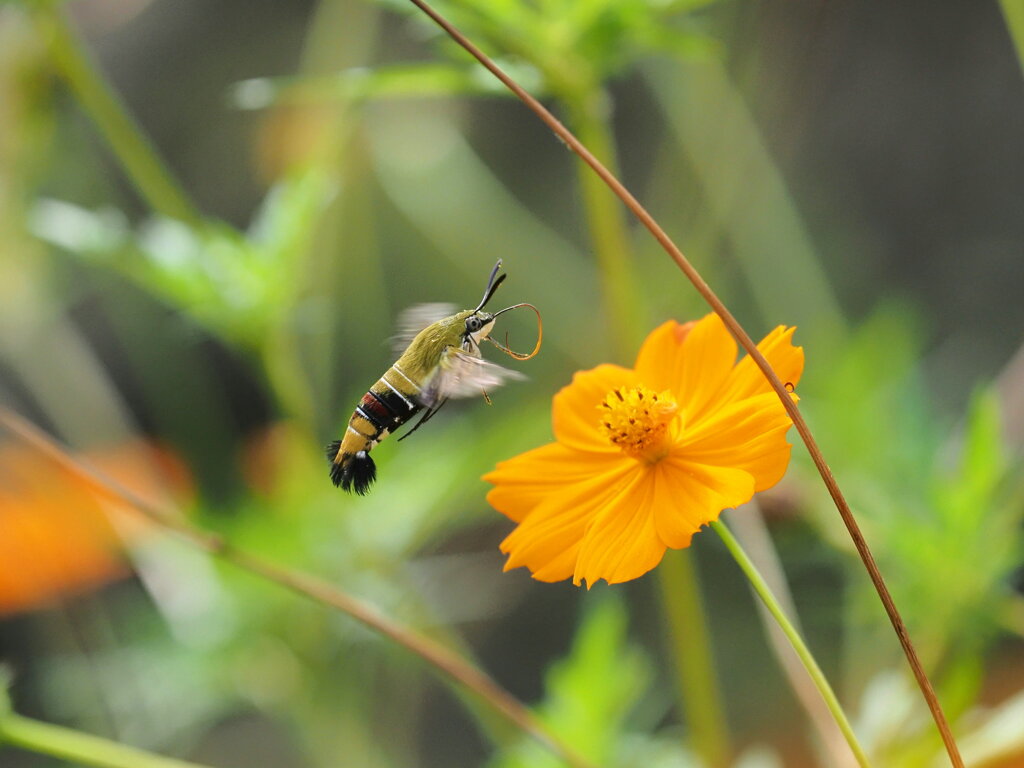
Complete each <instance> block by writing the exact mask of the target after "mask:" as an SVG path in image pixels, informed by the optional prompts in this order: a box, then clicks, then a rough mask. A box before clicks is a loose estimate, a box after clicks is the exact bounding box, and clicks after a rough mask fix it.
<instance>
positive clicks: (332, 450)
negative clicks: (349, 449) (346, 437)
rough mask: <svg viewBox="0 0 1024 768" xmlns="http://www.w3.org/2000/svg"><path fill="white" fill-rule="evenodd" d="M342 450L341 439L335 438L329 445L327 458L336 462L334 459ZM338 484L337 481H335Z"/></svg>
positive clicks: (326, 450)
mask: <svg viewBox="0 0 1024 768" xmlns="http://www.w3.org/2000/svg"><path fill="white" fill-rule="evenodd" d="M340 450H341V440H335V441H334V442H333V443H331V444H330V445H328V446H327V448H326V449H325V452H326V453H327V460H328V461H329V462H331V464H333V463H334V460H335V459H336V458H337V457H338V451H340ZM335 485H337V483H335Z"/></svg>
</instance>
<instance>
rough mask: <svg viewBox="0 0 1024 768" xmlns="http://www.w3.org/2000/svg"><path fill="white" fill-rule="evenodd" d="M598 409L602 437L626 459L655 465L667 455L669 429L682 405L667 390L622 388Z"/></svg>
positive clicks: (616, 390) (606, 398) (610, 394)
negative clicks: (620, 451) (628, 457)
mask: <svg viewBox="0 0 1024 768" xmlns="http://www.w3.org/2000/svg"><path fill="white" fill-rule="evenodd" d="M597 409H598V410H599V411H600V412H601V423H600V427H599V429H600V430H601V433H602V434H603V435H605V437H607V438H608V439H609V440H610V441H611V442H612V443H613V444H615V445H616V446H618V447H619V448H620V449H621V450H622V452H623V453H625V454H626V455H627V456H631V457H632V458H634V459H638V460H641V461H647V462H650V463H653V462H655V461H658V460H659V459H661V458H663V457H664V456H665V454H666V453H667V452H668V428H669V425H670V424H671V423H672V420H673V419H675V418H676V414H677V413H678V412H679V405H678V404H677V403H676V401H675V398H673V397H672V393H671V392H669V391H668V390H667V389H666V390H665V391H664V392H660V393H655V392H654V391H653V390H650V389H647V387H619V388H618V389H613V390H612V391H611V392H609V393H608V395H607V397H605V399H604V402H602V403H601V404H600V405H599V406H598V408H597Z"/></svg>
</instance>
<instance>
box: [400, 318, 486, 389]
mask: <svg viewBox="0 0 1024 768" xmlns="http://www.w3.org/2000/svg"><path fill="white" fill-rule="evenodd" d="M473 315H476V316H477V317H478V318H480V319H481V320H482V321H483V324H482V326H481V327H480V329H479V330H477V331H475V332H472V333H470V336H471V338H472V339H473V341H474V342H475V343H477V344H479V343H480V342H481V341H483V340H484V339H485V338H486V337H487V334H488V333H490V330H491V328H492V327H493V325H494V318H493V316H492V315H489V314H487V313H484V312H480V311H478V310H475V309H465V310H463V311H462V312H457V313H456V314H454V315H449V316H448V317H446V318H444V319H442V320H438V321H437V322H436V323H433V324H431V325H428V326H427V327H426V328H424V329H423V330H422V331H420V332H419V333H418V334H417V335H416V338H414V339H413V340H412V342H411V343H410V344H409V346H408V348H407V349H406V350H405V352H404V353H403V354H402V356H401V357H400V358H399V359H398V366H399V367H400V368H401V369H402V371H404V372H405V373H406V374H407V375H408V376H409V378H411V379H412V380H413V381H415V382H417V383H418V384H419V385H420V386H425V385H426V384H427V382H428V381H429V380H430V378H431V376H433V374H434V373H435V372H436V370H437V367H438V366H439V365H440V364H441V362H442V359H443V357H444V352H445V349H446V348H448V347H455V348H456V349H461V348H462V343H463V339H464V338H465V336H466V334H467V328H466V321H467V320H468V319H469V318H470V317H472V316H473Z"/></svg>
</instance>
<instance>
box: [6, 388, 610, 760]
mask: <svg viewBox="0 0 1024 768" xmlns="http://www.w3.org/2000/svg"><path fill="white" fill-rule="evenodd" d="M0 424H2V425H3V426H4V427H6V428H7V429H8V430H9V431H10V432H11V433H13V434H14V435H16V436H17V437H19V438H20V439H21V440H23V441H25V442H26V443H28V444H29V445H31V446H32V447H33V448H35V449H36V450H38V451H40V452H41V453H44V454H45V455H47V456H49V457H50V458H52V459H53V460H54V461H56V462H58V463H59V464H61V466H64V467H66V468H68V469H69V470H71V471H72V472H74V473H75V474H77V475H79V476H80V477H82V478H84V479H85V480H87V481H89V482H90V483H91V484H92V486H93V489H94V490H95V491H97V492H98V493H100V494H103V495H105V496H108V497H113V498H116V499H120V500H121V501H123V502H126V503H127V504H128V505H129V506H130V507H131V508H133V509H134V510H135V511H137V512H138V513H139V514H141V515H143V516H145V517H146V518H147V519H149V520H151V521H152V522H154V523H156V524H158V525H160V526H162V527H164V528H167V529H170V530H172V531H174V532H175V533H177V534H179V535H180V536H181V537H182V538H184V539H185V540H186V541H188V542H190V543H191V544H193V545H194V546H196V547H198V548H200V549H203V550H205V551H207V552H209V553H210V554H212V555H215V556H217V557H219V558H220V559H221V560H226V561H228V562H231V563H234V564H235V565H237V566H238V567H239V568H242V569H244V570H246V571H249V572H250V573H253V574H256V575H257V576H260V577H262V578H264V579H266V580H268V581H272V582H274V583H276V584H278V585H280V586H282V587H285V588H286V589H289V590H291V591H292V592H295V593H297V594H299V595H302V596H304V597H308V598H310V599H312V600H314V601H316V602H318V603H321V604H323V605H327V606H330V607H331V608H336V609H337V610H339V611H341V612H342V613H345V614H347V615H349V616H350V617H352V618H353V619H355V620H356V621H358V622H360V623H362V624H364V625H365V626H367V627H369V628H370V629H372V630H374V631H376V632H379V633H380V634H382V635H384V636H385V637H387V638H389V639H391V640H393V641H394V642H396V643H398V644H399V645H401V646H403V647H404V648H406V649H407V650H409V651H412V652H413V653H414V654H416V655H417V656H419V657H420V658H422V659H423V660H424V661H426V662H427V663H428V664H430V665H432V666H433V667H434V668H435V669H437V670H439V671H440V672H441V673H442V674H443V675H444V676H447V677H449V678H451V679H452V680H454V681H455V682H456V683H459V684H460V685H463V686H465V687H466V688H467V689H469V690H470V691H473V692H474V693H476V694H478V695H479V696H480V697H481V698H482V699H483V700H484V701H486V702H487V703H488V704H490V705H491V707H493V708H494V709H495V710H496V711H497V712H498V714H500V715H501V716H502V717H504V718H505V719H506V720H508V721H510V722H511V723H512V724H513V725H515V726H516V727H517V728H518V729H520V730H521V731H523V732H524V733H527V734H529V735H530V736H531V737H533V738H534V739H536V740H537V741H538V742H540V743H541V744H543V745H544V746H545V747H547V748H548V749H550V750H551V751H552V752H554V753H555V754H556V755H558V756H559V757H560V758H561V759H562V760H564V761H565V762H566V763H568V764H569V765H570V766H573V768H593V766H591V764H590V763H588V762H587V761H586V760H584V759H583V758H582V757H581V756H580V755H578V754H576V753H575V751H574V750H572V749H571V748H570V747H569V746H567V745H566V744H564V743H563V742H562V741H560V740H559V739H558V738H557V737H556V736H554V734H552V733H550V731H549V730H548V729H547V726H545V725H544V723H542V722H541V721H540V720H539V719H538V718H537V717H536V715H534V714H533V713H532V712H531V711H530V710H529V709H527V707H526V706H525V705H524V704H522V702H520V701H519V700H518V699H516V698H515V697H514V696H512V695H511V694H510V693H508V691H506V690H505V689H504V688H502V687H501V686H500V685H498V684H497V683H496V682H494V680H492V679H491V677H490V676H488V675H487V674H486V673H485V672H483V671H482V670H480V669H478V668H477V667H475V666H473V664H471V663H470V662H469V661H467V660H466V659H464V658H463V657H462V656H459V655H458V654H456V653H453V652H452V651H450V650H448V649H447V648H445V647H444V646H442V645H439V644H438V643H436V642H434V641H433V640H430V639H429V638H427V637H424V636H422V635H419V634H417V633H415V632H413V631H412V630H410V629H408V628H407V627H404V626H402V625H401V624H398V623H396V622H394V621H392V620H391V619H389V618H387V617H385V616H383V615H382V614H380V613H379V612H378V611H377V610H376V609H375V608H373V607H372V606H371V605H369V604H367V603H364V602H362V601H361V600H358V599H356V598H354V597H352V596H351V595H349V594H347V593H345V592H343V591H342V590H340V589H338V588H337V587H335V586H334V585H332V584H329V583H328V582H326V581H324V580H322V579H318V578H315V577H313V576H309V575H307V574H304V573H300V572H297V571H292V570H289V569H287V568H284V567H282V566H279V565H275V564H274V563H272V562H270V561H269V560H264V559H263V558H261V557H258V556H256V555H253V554H250V553H248V552H245V551H244V550H240V549H237V548H235V547H233V546H232V545H230V544H229V543H227V542H226V541H224V540H223V539H222V538H221V537H220V536H217V535H216V534H212V533H208V532H206V531H203V530H201V529H199V528H196V527H194V526H192V525H191V524H189V523H188V522H186V521H185V518H184V516H183V515H182V514H180V513H179V511H178V510H176V509H172V508H168V507H163V506H158V505H156V504H152V503H150V502H147V501H146V500H144V499H143V498H141V497H140V496H138V495H137V494H135V493H133V492H132V491H130V490H129V489H127V488H125V487H124V486H123V485H121V484H120V483H118V482H117V481H115V480H112V479H111V478H109V477H107V476H106V475H104V474H103V473H101V472H99V471H97V470H95V469H93V468H92V467H90V466H88V465H87V464H85V463H83V462H81V461H79V460H78V459H76V458H74V457H73V456H72V455H71V454H70V453H68V451H67V450H66V449H65V448H64V447H62V446H61V445H60V444H59V443H57V442H56V441H55V440H54V439H53V438H51V437H50V436H49V435H47V434H46V433H45V432H43V431H42V430H40V429H39V428H38V427H36V426H35V425H33V424H31V423H29V422H28V421H26V420H25V419H23V418H21V417H20V416H18V415H17V414H16V413H14V412H13V411H11V410H9V409H7V408H5V407H3V406H0Z"/></svg>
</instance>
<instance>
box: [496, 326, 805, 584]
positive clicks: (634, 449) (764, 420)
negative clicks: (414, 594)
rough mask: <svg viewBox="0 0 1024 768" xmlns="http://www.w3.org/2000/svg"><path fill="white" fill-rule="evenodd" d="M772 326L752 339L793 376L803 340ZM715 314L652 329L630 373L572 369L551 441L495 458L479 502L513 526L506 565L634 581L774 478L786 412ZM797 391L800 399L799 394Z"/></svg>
mask: <svg viewBox="0 0 1024 768" xmlns="http://www.w3.org/2000/svg"><path fill="white" fill-rule="evenodd" d="M794 330H795V328H786V327H783V326H779V327H778V328H776V329H775V330H774V331H772V332H771V333H770V334H768V336H766V337H765V338H764V339H763V340H762V341H761V343H760V344H758V349H760V351H761V352H762V353H763V354H764V356H765V357H766V358H767V359H768V362H769V363H771V365H772V367H773V368H774V369H775V372H776V373H777V374H778V375H779V377H780V378H781V379H782V380H783V381H784V382H787V383H788V384H791V385H792V386H795V385H796V384H797V382H798V381H799V379H800V374H801V373H802V371H803V365H804V355H803V349H802V348H800V347H794V346H793V344H792V336H793V331H794ZM736 351H737V348H736V342H735V341H734V340H733V338H732V336H731V335H730V334H729V332H728V331H727V330H726V328H725V326H724V325H723V323H722V321H721V319H719V317H718V316H717V315H714V314H709V315H707V316H706V317H704V318H703V319H702V320H700V321H699V322H696V323H688V324H686V325H680V324H679V323H677V322H675V321H669V322H667V323H665V324H663V325H661V326H660V327H659V328H657V329H655V330H654V332H652V333H651V335H650V336H648V337H647V340H646V341H645V342H644V344H643V346H642V347H641V349H640V354H639V356H638V357H637V361H636V366H635V367H634V368H632V369H629V368H623V367H620V366H617V365H600V366H598V367H597V368H594V369H592V370H589V371H580V372H579V373H577V374H576V375H575V376H574V377H573V380H572V383H571V384H570V385H569V386H567V387H565V388H564V389H562V390H561V391H560V392H559V393H558V394H557V395H555V397H554V401H553V404H552V426H553V429H554V433H555V440H556V442H554V443H551V444H549V445H545V446H542V447H540V448H536V449H534V450H532V451H527V452H526V453H524V454H521V455H519V456H516V457H515V458H512V459H509V460H508V461H503V462H500V463H499V464H498V466H497V468H496V469H495V470H494V471H493V472H491V473H489V474H487V475H485V476H484V480H486V481H488V482H490V483H493V484H494V486H495V487H494V488H493V489H491V491H490V493H489V494H488V495H487V500H488V501H489V502H490V503H491V505H492V506H493V507H494V508H495V509H497V510H498V511H500V512H502V513H504V514H505V515H507V516H508V517H510V518H511V519H512V520H514V521H515V522H516V523H518V526H517V527H516V529H515V530H514V531H513V532H512V533H511V534H509V536H508V537H507V538H506V539H505V540H504V541H503V542H502V544H501V551H502V552H504V553H506V554H508V555H509V558H508V561H507V562H506V563H505V570H509V569H512V568H518V567H520V566H526V567H527V568H529V569H530V572H531V573H532V574H533V577H534V578H535V579H539V580H540V581H561V580H562V579H567V578H569V577H572V580H573V583H574V584H576V585H579V584H580V583H581V582H582V581H586V582H587V586H588V587H590V586H593V585H594V583H596V582H597V581H598V580H600V579H605V580H606V581H607V582H608V583H610V584H615V583H618V582H622V581H628V580H630V579H635V578H637V577H639V576H642V575H643V574H645V573H647V571H649V570H651V569H652V568H654V566H656V565H657V564H658V563H659V562H660V561H661V558H662V556H663V555H664V554H665V550H666V549H667V548H669V547H671V548H673V549H681V548H683V547H687V546H689V544H690V539H691V537H692V536H693V534H694V533H696V532H697V531H698V530H699V529H700V527H701V526H702V525H704V524H705V523H708V522H711V521H712V520H715V519H717V518H718V515H719V513H720V512H721V511H722V510H723V509H727V508H729V507H735V506H738V505H740V504H743V503H744V502H746V501H749V500H750V498H751V497H752V496H753V495H754V493H755V492H756V491H763V490H764V489H766V488H770V487H771V486H773V485H774V484H775V483H777V482H778V481H779V480H780V479H781V478H782V476H783V474H785V471H786V466H787V465H788V463H789V452H790V445H789V443H788V442H786V431H787V430H788V429H789V427H790V426H791V424H792V422H791V421H790V418H789V416H788V414H787V413H786V410H785V408H783V406H782V403H781V402H779V399H778V396H777V395H776V394H775V393H774V392H773V391H772V390H771V389H770V387H769V385H768V382H767V381H766V380H765V378H764V377H763V375H762V374H761V372H760V371H759V370H758V368H757V366H756V365H755V364H754V362H753V361H752V360H751V359H750V358H749V357H746V358H744V359H742V360H741V361H740V362H739V363H738V364H737V363H736ZM793 397H794V398H795V397H796V396H795V395H793Z"/></svg>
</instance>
